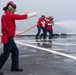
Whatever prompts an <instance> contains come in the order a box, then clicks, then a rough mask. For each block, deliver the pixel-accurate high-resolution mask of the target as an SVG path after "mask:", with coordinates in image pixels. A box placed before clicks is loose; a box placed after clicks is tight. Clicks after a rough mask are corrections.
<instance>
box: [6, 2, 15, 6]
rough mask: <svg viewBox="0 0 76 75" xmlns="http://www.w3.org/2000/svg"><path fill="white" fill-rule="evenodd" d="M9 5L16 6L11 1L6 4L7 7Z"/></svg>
mask: <svg viewBox="0 0 76 75" xmlns="http://www.w3.org/2000/svg"><path fill="white" fill-rule="evenodd" d="M8 5H13V6H14V5H16V4H14V2H13V1H9V2H8V3H7V4H6V6H8Z"/></svg>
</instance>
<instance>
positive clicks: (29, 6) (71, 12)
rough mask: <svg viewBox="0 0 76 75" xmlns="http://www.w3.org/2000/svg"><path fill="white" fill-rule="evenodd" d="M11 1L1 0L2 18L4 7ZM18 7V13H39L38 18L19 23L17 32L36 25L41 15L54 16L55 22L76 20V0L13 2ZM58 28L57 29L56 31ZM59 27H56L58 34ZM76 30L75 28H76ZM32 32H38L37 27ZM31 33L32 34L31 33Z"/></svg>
mask: <svg viewBox="0 0 76 75" xmlns="http://www.w3.org/2000/svg"><path fill="white" fill-rule="evenodd" d="M8 1H9V0H0V17H1V15H2V14H3V10H2V9H3V7H4V6H5V5H6V3H7V2H8ZM12 1H14V3H15V4H16V5H17V13H23V12H26V11H29V12H32V11H37V12H38V13H39V16H38V17H35V18H31V19H28V20H23V21H16V22H17V30H21V31H22V30H25V29H27V28H29V27H30V26H32V25H34V24H36V22H37V20H38V18H39V17H40V15H42V14H44V15H46V16H53V17H54V21H55V22H59V21H67V20H76V16H75V15H76V9H75V7H76V0H12ZM56 28H57V29H56ZM58 28H59V27H57V26H56V27H54V29H55V30H54V31H55V32H57V31H58V30H59V29H58ZM74 28H75V27H74ZM31 31H32V32H34V31H37V28H36V27H35V28H34V29H33V30H31ZM31 31H30V32H31Z"/></svg>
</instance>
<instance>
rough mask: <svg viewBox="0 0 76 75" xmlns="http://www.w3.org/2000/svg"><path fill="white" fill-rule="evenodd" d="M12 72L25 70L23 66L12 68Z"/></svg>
mask: <svg viewBox="0 0 76 75" xmlns="http://www.w3.org/2000/svg"><path fill="white" fill-rule="evenodd" d="M10 71H11V72H14V71H15V72H22V71H23V69H21V68H11V70H10Z"/></svg>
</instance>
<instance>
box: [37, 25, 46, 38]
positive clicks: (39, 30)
mask: <svg viewBox="0 0 76 75" xmlns="http://www.w3.org/2000/svg"><path fill="white" fill-rule="evenodd" d="M37 29H38V32H37V34H36V37H38V36H39V35H40V32H41V29H42V31H43V35H44V33H45V28H44V27H43V26H37Z"/></svg>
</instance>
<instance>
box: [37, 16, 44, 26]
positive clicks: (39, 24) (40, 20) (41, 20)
mask: <svg viewBox="0 0 76 75" xmlns="http://www.w3.org/2000/svg"><path fill="white" fill-rule="evenodd" d="M43 21H44V20H43V18H42V17H40V18H39V19H38V22H37V26H42V22H43Z"/></svg>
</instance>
